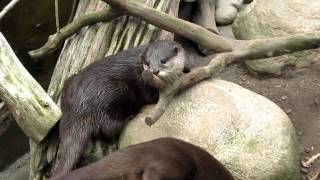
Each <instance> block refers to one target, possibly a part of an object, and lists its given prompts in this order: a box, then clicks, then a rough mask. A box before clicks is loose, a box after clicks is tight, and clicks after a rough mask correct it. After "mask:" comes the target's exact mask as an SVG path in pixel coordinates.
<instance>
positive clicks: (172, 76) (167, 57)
mask: <svg viewBox="0 0 320 180" xmlns="http://www.w3.org/2000/svg"><path fill="white" fill-rule="evenodd" d="M184 62H185V53H184V49H183V47H182V46H181V45H180V44H179V43H176V42H173V41H167V40H160V41H155V42H152V43H151V44H150V45H149V46H148V47H147V49H146V52H145V56H144V69H149V70H151V71H152V72H153V74H155V75H157V76H158V77H160V78H161V79H162V80H163V81H164V82H165V83H172V82H173V81H174V80H176V79H177V78H178V77H179V76H181V75H182V73H183V68H184Z"/></svg>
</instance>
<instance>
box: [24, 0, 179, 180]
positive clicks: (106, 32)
mask: <svg viewBox="0 0 320 180" xmlns="http://www.w3.org/2000/svg"><path fill="white" fill-rule="evenodd" d="M145 3H146V4H148V5H149V6H150V7H153V8H155V9H157V10H160V11H164V12H168V13H170V14H172V15H177V13H178V8H179V0H172V1H167V0H145ZM103 8H107V5H106V3H104V2H102V1H96V0H80V2H79V6H78V9H77V13H76V15H75V18H74V19H76V18H78V17H79V16H81V15H83V14H87V13H89V12H95V11H99V10H101V9H103ZM155 39H173V34H172V33H169V32H167V31H164V30H160V29H158V28H156V27H155V26H153V25H150V24H148V23H146V22H145V21H142V20H140V19H137V18H133V17H129V16H123V17H120V18H117V19H114V20H113V21H110V22H106V23H99V24H96V25H91V26H87V27H85V28H82V29H81V30H80V31H79V32H78V33H77V34H75V35H73V36H72V37H70V38H69V39H68V40H67V41H66V42H65V44H64V47H63V50H62V52H61V54H60V57H59V59H58V62H57V65H56V68H55V70H54V73H53V77H52V79H51V83H50V85H49V89H48V94H49V95H50V96H51V97H52V98H53V99H54V101H58V100H59V97H60V93H61V89H62V87H63V84H64V81H65V80H66V79H67V78H68V77H70V76H71V75H72V74H75V73H77V72H79V71H80V70H81V69H83V68H84V67H86V66H87V65H88V64H90V63H92V62H93V61H95V60H97V59H100V58H102V57H104V56H108V55H111V54H115V53H117V52H119V51H122V50H124V49H128V48H131V47H134V46H138V45H142V44H147V43H149V42H150V41H151V40H155ZM57 137H58V136H57V130H55V133H52V135H51V136H50V137H48V138H47V139H46V140H45V141H43V143H41V144H40V145H38V144H36V143H33V142H30V146H31V148H30V149H31V159H30V161H31V162H30V166H31V167H30V168H31V169H30V179H37V180H38V179H46V177H47V175H49V174H50V171H51V168H52V167H54V166H55V165H54V164H55V163H56V155H57V145H58V141H57ZM101 144H102V145H103V144H104V143H103V142H100V141H99V142H94V143H93V145H94V147H93V148H94V149H95V150H93V151H94V152H96V154H94V155H92V154H90V159H91V158H92V156H94V158H93V159H99V158H101V157H102V156H104V155H105V154H106V153H105V152H106V151H105V149H104V148H102V151H101V149H100V150H99V147H101V146H100V145H101ZM91 148H92V147H91ZM97 149H98V150H97ZM86 151H87V152H92V150H90V149H89V150H86Z"/></svg>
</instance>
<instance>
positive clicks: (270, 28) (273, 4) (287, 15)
mask: <svg viewBox="0 0 320 180" xmlns="http://www.w3.org/2000/svg"><path fill="white" fill-rule="evenodd" d="M319 12H320V1H319V0H308V1H301V0H268V1H266V0H255V1H253V2H252V3H251V4H249V5H248V6H247V7H246V8H245V9H244V10H243V11H241V12H240V13H239V14H238V17H237V19H236V20H235V22H234V24H233V32H234V34H235V36H236V38H237V39H257V38H267V37H277V36H283V35H289V34H297V33H305V32H314V31H319V30H320V13H319ZM319 57H320V49H315V50H308V51H301V52H297V53H292V54H290V55H284V56H280V57H276V58H271V60H266V59H264V60H259V61H247V62H246V65H247V66H248V68H249V69H250V70H251V71H254V72H260V73H269V74H275V75H281V73H282V70H283V68H284V67H285V66H294V67H296V68H301V67H307V66H310V65H311V64H312V63H314V62H316V61H319V60H320V58H319Z"/></svg>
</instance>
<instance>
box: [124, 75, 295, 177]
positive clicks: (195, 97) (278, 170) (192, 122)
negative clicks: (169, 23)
mask: <svg viewBox="0 0 320 180" xmlns="http://www.w3.org/2000/svg"><path fill="white" fill-rule="evenodd" d="M150 109H151V108H150V106H149V107H146V108H145V109H144V111H143V112H142V113H140V114H139V115H138V116H137V117H136V118H135V119H133V120H132V121H131V122H130V123H129V124H128V125H127V127H126V128H125V130H124V131H123V133H122V135H121V138H120V147H125V146H128V145H130V144H136V143H140V142H144V141H148V140H151V139H155V138H158V137H163V136H170V137H176V138H180V139H183V140H185V141H188V142H191V143H193V144H196V145H198V146H201V147H203V148H205V149H206V150H208V151H209V152H210V153H211V154H212V155H214V156H215V157H216V158H217V159H219V160H220V161H221V162H222V163H223V164H225V165H226V166H227V168H229V169H230V171H231V172H232V173H233V175H234V176H235V177H237V179H244V180H248V179H276V180H278V179H279V180H298V179H300V178H299V161H298V156H299V155H298V152H297V144H296V139H295V132H294V129H293V127H292V124H291V122H290V120H289V118H288V117H287V115H286V114H285V113H284V112H283V111H282V110H281V109H280V108H279V107H278V106H276V105H275V104H274V103H272V102H271V101H269V100H267V99H266V98H264V97H262V96H260V95H258V94H255V93H253V92H251V91H249V90H246V89H244V88H242V87H240V86H238V85H236V84H233V83H230V82H226V81H222V80H211V81H206V82H202V83H200V84H198V85H196V86H194V87H192V88H190V89H189V90H188V91H185V92H183V93H182V94H180V95H179V96H177V97H176V98H175V100H174V101H173V102H172V103H171V104H170V106H169V108H168V110H167V111H166V112H165V114H164V115H163V116H162V117H161V118H160V119H159V121H158V122H157V123H156V124H155V125H153V126H152V127H148V126H147V125H145V123H144V117H145V116H146V114H147V113H148V112H149V111H150Z"/></svg>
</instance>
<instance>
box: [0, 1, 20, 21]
mask: <svg viewBox="0 0 320 180" xmlns="http://www.w3.org/2000/svg"><path fill="white" fill-rule="evenodd" d="M19 1H20V0H12V1H11V2H10V3H9V4H8V5H7V6H6V7H4V8H3V9H2V11H1V12H0V20H1V19H2V18H3V17H4V15H6V14H7V12H9V10H10V9H12V8H13V7H14V6H15V5H16V4H17V3H18V2H19Z"/></svg>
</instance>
